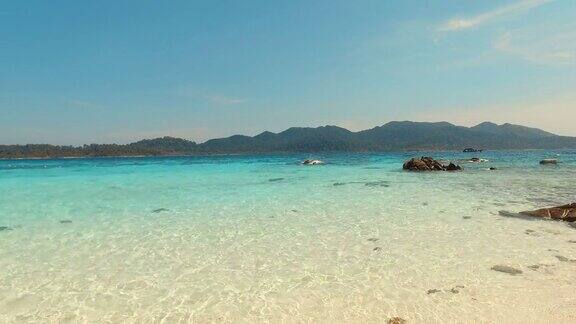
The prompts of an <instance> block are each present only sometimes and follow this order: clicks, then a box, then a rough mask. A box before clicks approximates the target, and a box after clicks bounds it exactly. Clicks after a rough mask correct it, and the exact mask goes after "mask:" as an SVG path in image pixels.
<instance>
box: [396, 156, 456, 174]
mask: <svg viewBox="0 0 576 324" xmlns="http://www.w3.org/2000/svg"><path fill="white" fill-rule="evenodd" d="M402 168H403V169H404V170H408V171H460V170H462V168H461V167H460V166H459V165H456V164H454V163H450V164H449V165H443V164H442V163H440V162H439V161H436V160H434V159H433V158H431V157H426V156H423V157H421V158H419V159H417V158H412V159H410V160H409V161H406V162H405V163H404V165H403V166H402Z"/></svg>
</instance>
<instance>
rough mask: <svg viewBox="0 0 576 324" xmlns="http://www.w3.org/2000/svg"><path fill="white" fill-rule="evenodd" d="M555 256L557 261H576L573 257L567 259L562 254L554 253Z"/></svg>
mask: <svg viewBox="0 0 576 324" xmlns="http://www.w3.org/2000/svg"><path fill="white" fill-rule="evenodd" d="M555 257H556V259H558V261H560V262H576V260H574V259H568V258H567V257H565V256H562V255H555Z"/></svg>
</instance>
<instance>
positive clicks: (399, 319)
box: [388, 317, 407, 324]
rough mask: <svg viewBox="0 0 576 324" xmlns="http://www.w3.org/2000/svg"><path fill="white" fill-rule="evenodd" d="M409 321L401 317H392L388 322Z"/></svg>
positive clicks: (398, 323)
mask: <svg viewBox="0 0 576 324" xmlns="http://www.w3.org/2000/svg"><path fill="white" fill-rule="evenodd" d="M406 323H407V321H406V320H405V319H403V318H401V317H392V318H391V319H389V320H388V324H406Z"/></svg>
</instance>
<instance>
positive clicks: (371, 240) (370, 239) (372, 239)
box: [367, 237, 380, 242]
mask: <svg viewBox="0 0 576 324" xmlns="http://www.w3.org/2000/svg"><path fill="white" fill-rule="evenodd" d="M379 240H380V239H378V238H375V237H371V238H369V239H368V240H367V241H368V242H378V241H379Z"/></svg>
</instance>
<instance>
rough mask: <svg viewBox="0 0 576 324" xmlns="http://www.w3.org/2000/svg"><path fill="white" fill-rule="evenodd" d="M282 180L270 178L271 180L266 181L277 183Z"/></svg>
mask: <svg viewBox="0 0 576 324" xmlns="http://www.w3.org/2000/svg"><path fill="white" fill-rule="evenodd" d="M282 180H284V178H272V179H268V181H270V182H278V181H282Z"/></svg>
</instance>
